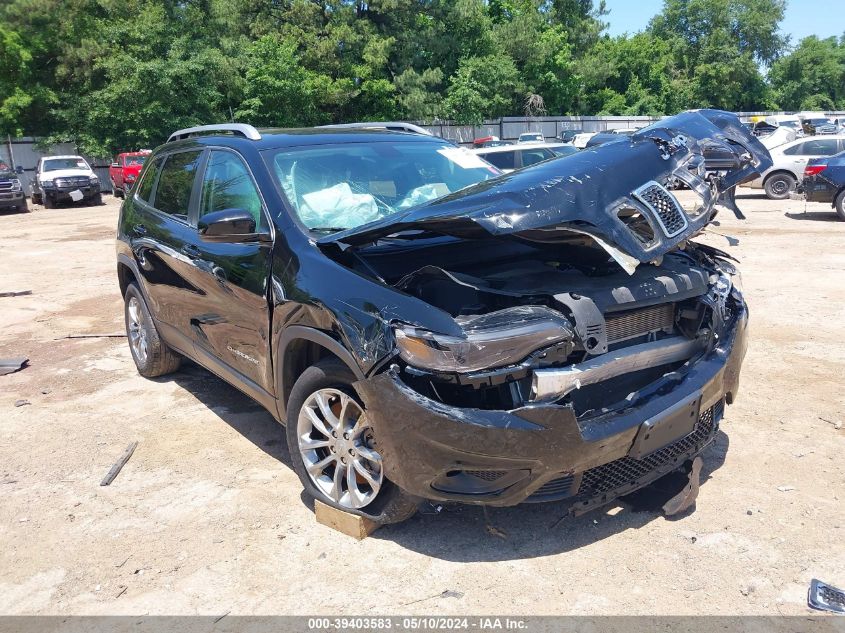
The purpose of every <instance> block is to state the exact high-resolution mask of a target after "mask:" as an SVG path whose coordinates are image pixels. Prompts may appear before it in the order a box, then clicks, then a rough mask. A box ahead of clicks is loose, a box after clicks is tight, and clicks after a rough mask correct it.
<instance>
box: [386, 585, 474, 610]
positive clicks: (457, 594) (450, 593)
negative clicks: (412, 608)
mask: <svg viewBox="0 0 845 633" xmlns="http://www.w3.org/2000/svg"><path fill="white" fill-rule="evenodd" d="M463 597H464V594H463V592H462V591H454V590H453V589H446V590H445V591H441V592H440V593H438V594H435V595H433V596H427V597H425V598H420V599H419V600H411V601H410V602H403V603H402V605H401V606H403V607H405V606H408V605H409V604H417V603H419V602H425V601H426V600H434V599H435V598H457V599H461V598H463Z"/></svg>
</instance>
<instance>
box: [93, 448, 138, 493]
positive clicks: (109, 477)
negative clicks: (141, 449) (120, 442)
mask: <svg viewBox="0 0 845 633" xmlns="http://www.w3.org/2000/svg"><path fill="white" fill-rule="evenodd" d="M136 446H138V442H137V441H136V442H132V443H131V444H130V445H129V446H127V447H126V450H125V451H123V455H121V456H120V458H119V459H118V460H117V461H116V462H115V463H114V466H112V467H111V470H109V472H108V473H106V476H105V477H104V478H103V480H102V481H101V482H100V485H101V486H108V485H109V484H110V483H111V482H113V481H114V478H115V477H117V474H118V473H119V472H120V469H121V468H123V467H124V466H125V465H126V462H128V461H129V458H130V457H132V453H134V452H135V447H136Z"/></svg>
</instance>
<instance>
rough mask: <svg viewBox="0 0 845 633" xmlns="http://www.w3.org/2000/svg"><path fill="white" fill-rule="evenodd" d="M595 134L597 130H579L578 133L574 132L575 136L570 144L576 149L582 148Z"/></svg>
mask: <svg viewBox="0 0 845 633" xmlns="http://www.w3.org/2000/svg"><path fill="white" fill-rule="evenodd" d="M596 134H598V132H581V133H580V134H576V135H575V138H573V139H572V144H573V145H574V146H575V147H577V148H578V149H584V148H585V147H587V142H588V141H589V140H590V139H591V138H593V137H594V136H595V135H596Z"/></svg>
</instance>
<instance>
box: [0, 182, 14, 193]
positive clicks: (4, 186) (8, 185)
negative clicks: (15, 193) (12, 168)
mask: <svg viewBox="0 0 845 633" xmlns="http://www.w3.org/2000/svg"><path fill="white" fill-rule="evenodd" d="M11 190H12V182H11V181H10V180H7V181H6V182H0V191H11Z"/></svg>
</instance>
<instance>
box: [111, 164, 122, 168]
mask: <svg viewBox="0 0 845 633" xmlns="http://www.w3.org/2000/svg"><path fill="white" fill-rule="evenodd" d="M111 166H112V167H120V163H112V164H111Z"/></svg>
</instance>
